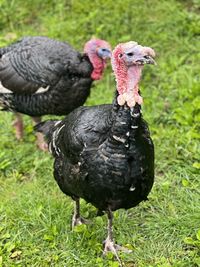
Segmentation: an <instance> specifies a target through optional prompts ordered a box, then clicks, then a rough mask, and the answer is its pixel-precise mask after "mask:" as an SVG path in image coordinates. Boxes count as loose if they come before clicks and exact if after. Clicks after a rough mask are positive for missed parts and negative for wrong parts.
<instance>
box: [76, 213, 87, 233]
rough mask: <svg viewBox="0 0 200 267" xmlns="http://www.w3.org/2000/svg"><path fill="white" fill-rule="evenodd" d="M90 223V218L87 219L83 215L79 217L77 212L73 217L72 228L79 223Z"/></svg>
mask: <svg viewBox="0 0 200 267" xmlns="http://www.w3.org/2000/svg"><path fill="white" fill-rule="evenodd" d="M89 223H90V221H89V220H86V219H85V218H83V217H81V216H79V217H77V215H76V214H74V215H73V217H72V229H73V228H74V227H75V226H77V225H81V224H89Z"/></svg>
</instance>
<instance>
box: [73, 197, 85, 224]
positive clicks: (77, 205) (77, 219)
mask: <svg viewBox="0 0 200 267" xmlns="http://www.w3.org/2000/svg"><path fill="white" fill-rule="evenodd" d="M88 223H89V221H88V220H86V219H84V218H82V217H81V215H80V199H79V198H76V199H75V202H74V214H73V217H72V229H73V228H74V227H75V226H76V225H80V224H88Z"/></svg>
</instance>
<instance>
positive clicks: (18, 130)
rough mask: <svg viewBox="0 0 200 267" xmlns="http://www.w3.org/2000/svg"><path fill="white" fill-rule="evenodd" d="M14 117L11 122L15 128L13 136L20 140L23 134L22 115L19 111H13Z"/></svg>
mask: <svg viewBox="0 0 200 267" xmlns="http://www.w3.org/2000/svg"><path fill="white" fill-rule="evenodd" d="M15 117H16V119H15V120H14V122H13V127H14V128H15V136H16V138H17V140H22V138H23V135H24V125H23V117H22V114H20V113H17V112H16V113H15Z"/></svg>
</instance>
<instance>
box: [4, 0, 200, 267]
mask: <svg viewBox="0 0 200 267" xmlns="http://www.w3.org/2000/svg"><path fill="white" fill-rule="evenodd" d="M0 8H1V11H2V12H1V21H0V31H1V37H0V44H1V45H4V44H7V43H9V42H11V41H13V40H15V39H17V38H19V37H21V36H23V35H27V34H29V35H48V36H51V37H55V38H58V39H62V40H68V41H69V42H70V43H71V44H73V45H74V46H75V47H76V48H77V49H80V50H81V48H82V47H83V43H84V42H85V41H86V40H88V39H89V38H90V37H91V36H92V35H96V36H98V37H100V38H105V39H107V40H108V41H110V42H111V43H112V45H113V46H114V45H116V44H117V43H119V42H120V41H127V40H137V41H138V42H141V43H142V44H144V45H148V46H151V47H153V48H154V49H155V50H156V51H157V55H158V57H157V62H158V66H157V67H148V66H147V67H146V68H145V71H144V75H143V76H144V77H143V81H142V84H141V89H142V93H143V96H144V107H143V114H144V117H145V119H146V120H147V121H148V122H149V126H150V129H151V133H152V137H153V140H154V143H155V149H156V181H155V185H154V187H153V190H152V192H151V194H150V196H149V201H148V202H145V203H141V204H140V205H139V206H138V207H136V208H134V209H130V210H128V211H124V210H119V211H117V212H115V228H114V231H115V238H116V240H117V241H118V243H121V244H123V245H127V246H128V247H130V248H132V249H133V253H131V254H129V255H124V254H122V255H121V257H122V259H123V261H124V263H125V264H126V266H127V267H171V266H172V267H197V266H200V255H199V254H198V253H199V248H200V211H199V200H200V187H199V179H198V174H199V173H198V171H199V168H200V164H199V163H198V156H199V155H198V152H199V148H198V142H197V141H198V138H199V133H198V128H197V126H198V125H197V123H198V121H199V117H200V115H199V108H200V98H199V81H200V76H199V60H200V53H199V47H200V38H199V33H200V30H199V29H200V16H199V11H200V3H199V0H193V1H183V0H182V1H179V2H178V1H175V0H169V1H156V0H151V1H145V0H141V1H136V0H124V1H112V0H108V1H89V0H86V1H77V0H74V1H72V0H71V1H66V3H64V1H61V0H58V1H48V0H46V1H41V0H35V1H34V2H33V1H30V0H27V1H26V2H25V1H22V0H18V1H14V0H11V1H5V0H2V1H1V2H0ZM114 88H115V85H114V79H113V76H112V75H111V74H110V69H108V71H107V73H106V75H105V77H104V79H103V81H100V82H97V83H96V85H95V88H93V90H92V94H91V97H90V99H89V100H88V102H87V104H88V105H94V104H97V103H98V104H99V103H110V102H111V100H112V95H113V92H114ZM11 122H12V114H9V113H3V112H2V113H1V114H0V125H1V127H0V136H1V142H0V266H5V267H10V266H23V267H24V266H42V267H45V266H59V267H60V266H63V267H64V266H66V267H94V266H97V267H106V266H109V267H117V266H118V263H117V262H115V261H114V259H112V256H111V255H108V257H107V258H105V259H103V258H102V257H101V255H102V241H103V239H104V238H105V236H106V218H105V216H103V217H95V209H94V208H93V207H92V206H91V205H89V204H86V203H85V202H84V201H83V202H82V212H83V215H84V216H86V217H88V218H90V219H91V220H92V222H93V223H92V224H90V225H87V226H85V227H78V228H76V230H75V231H74V232H71V231H70V226H69V225H70V220H71V214H72V209H73V205H72V201H71V200H70V199H69V198H68V197H66V196H65V195H64V194H62V193H61V191H60V190H59V189H58V187H57V185H56V182H55V181H54V179H53V174H52V162H53V161H52V159H51V157H50V156H49V155H48V154H45V153H43V152H40V151H38V150H36V148H35V144H34V142H35V137H34V135H33V133H32V126H31V121H30V119H29V118H28V117H25V122H26V132H25V137H24V141H23V142H20V143H19V142H17V141H16V140H15V137H14V132H13V129H12V127H11Z"/></svg>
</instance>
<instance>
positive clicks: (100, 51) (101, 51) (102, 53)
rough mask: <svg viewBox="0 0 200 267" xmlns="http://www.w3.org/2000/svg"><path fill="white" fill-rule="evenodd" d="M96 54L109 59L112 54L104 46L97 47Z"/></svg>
mask: <svg viewBox="0 0 200 267" xmlns="http://www.w3.org/2000/svg"><path fill="white" fill-rule="evenodd" d="M97 54H98V56H99V57H101V58H102V59H104V60H106V59H110V58H111V55H112V53H111V51H110V50H109V49H106V48H98V49H97Z"/></svg>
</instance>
